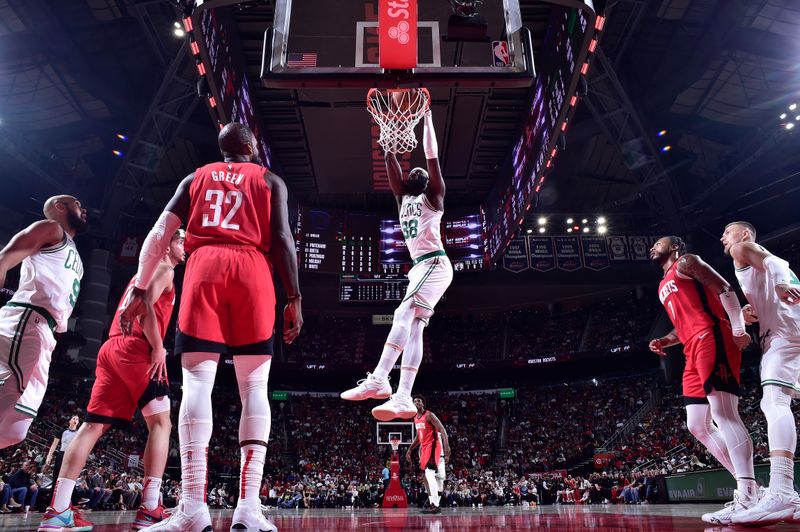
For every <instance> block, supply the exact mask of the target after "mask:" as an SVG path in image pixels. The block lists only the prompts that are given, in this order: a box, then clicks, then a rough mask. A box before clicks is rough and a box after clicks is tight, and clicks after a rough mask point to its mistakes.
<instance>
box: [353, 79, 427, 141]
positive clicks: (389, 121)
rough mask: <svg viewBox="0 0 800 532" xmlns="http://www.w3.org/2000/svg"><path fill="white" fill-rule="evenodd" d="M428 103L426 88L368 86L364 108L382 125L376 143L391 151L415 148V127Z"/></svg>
mask: <svg viewBox="0 0 800 532" xmlns="http://www.w3.org/2000/svg"><path fill="white" fill-rule="evenodd" d="M430 106H431V94H430V93H429V92H428V89H388V90H380V89H370V90H369V92H367V111H369V114H371V115H372V118H374V119H375V122H377V123H378V125H379V126H380V128H381V133H380V136H379V137H378V144H380V145H381V147H382V148H383V149H384V150H385V151H387V152H392V153H407V152H410V151H412V150H413V149H414V148H416V147H417V136H416V135H415V134H414V128H415V127H416V125H417V124H418V123H419V121H420V119H421V118H422V116H423V115H424V114H425V111H427V110H428V109H429V108H430Z"/></svg>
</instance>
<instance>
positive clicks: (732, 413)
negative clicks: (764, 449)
mask: <svg viewBox="0 0 800 532" xmlns="http://www.w3.org/2000/svg"><path fill="white" fill-rule="evenodd" d="M708 402H709V404H710V405H711V417H713V418H714V422H715V423H716V424H717V426H718V427H719V431H720V432H721V433H722V436H723V437H724V438H725V444H726V446H727V448H728V455H729V456H730V457H731V464H733V469H734V471H736V486H737V487H736V489H738V490H739V491H740V492H741V493H742V494H743V495H744V496H745V497H747V498H748V499H757V498H758V484H757V483H756V480H755V477H756V475H755V472H754V471H753V440H751V439H750V433H749V432H747V429H746V428H745V426H744V423H742V418H741V417H739V398H738V397H737V396H736V395H734V394H732V393H727V392H718V391H713V392H711V393H710V394H709V396H708Z"/></svg>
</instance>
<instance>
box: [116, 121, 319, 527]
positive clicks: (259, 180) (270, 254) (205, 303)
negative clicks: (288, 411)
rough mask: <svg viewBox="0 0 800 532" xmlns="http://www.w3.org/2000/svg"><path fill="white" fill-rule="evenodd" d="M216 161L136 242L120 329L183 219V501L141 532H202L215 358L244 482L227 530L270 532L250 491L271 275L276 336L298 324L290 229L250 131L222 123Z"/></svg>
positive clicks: (263, 420) (206, 519)
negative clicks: (279, 315)
mask: <svg viewBox="0 0 800 532" xmlns="http://www.w3.org/2000/svg"><path fill="white" fill-rule="evenodd" d="M218 140H219V148H220V151H221V152H222V155H223V157H224V162H219V163H212V164H208V165H206V166H203V167H202V168H198V169H197V170H196V171H195V172H194V173H192V174H190V175H189V176H187V177H186V178H185V179H184V180H183V181H182V182H181V184H180V185H179V186H178V190H177V191H176V192H175V195H174V196H173V197H172V199H171V200H170V202H169V203H168V204H167V207H166V209H165V210H164V212H163V213H161V216H160V217H159V219H158V222H156V225H155V227H153V229H152V230H151V231H150V234H149V235H148V236H147V239H146V240H145V243H144V246H143V247H142V253H141V255H140V256H139V272H138V274H137V281H136V284H135V286H134V289H133V291H132V294H131V302H130V304H129V305H128V307H127V308H126V309H125V310H124V311H123V312H122V315H121V316H120V319H121V321H122V322H123V323H124V327H123V328H127V327H130V320H131V319H132V318H133V317H135V316H138V315H140V314H141V313H142V308H141V307H142V303H143V298H144V295H145V291H146V289H147V288H148V286H149V284H150V282H151V279H152V277H153V273H154V272H155V270H156V268H157V265H158V261H159V260H160V257H162V256H163V254H164V253H165V252H166V249H167V246H168V245H169V236H167V235H172V234H173V233H174V232H175V231H176V230H177V229H178V227H180V225H181V222H182V221H188V223H187V229H186V250H187V251H188V252H189V253H192V255H191V256H190V257H189V260H188V262H187V265H186V274H185V276H184V281H183V291H182V293H181V304H180V309H179V311H178V335H177V337H176V341H175V352H176V353H178V354H182V358H181V363H182V366H183V400H182V401H181V408H180V414H179V417H178V420H179V421H178V423H179V425H178V435H179V438H180V447H181V449H180V451H181V470H182V476H183V499H182V501H181V504H180V506H179V507H178V508H176V509H175V511H173V512H172V515H171V516H170V517H169V518H168V519H165V520H164V521H161V522H160V523H158V524H156V525H153V526H152V527H148V528H147V530H163V531H172V532H180V531H185V530H191V531H193V532H195V531H197V532H199V531H210V530H211V516H210V514H209V512H208V505H207V504H206V495H207V493H206V478H207V474H208V443H209V440H210V439H211V432H212V415H211V390H212V388H213V386H214V377H215V375H216V372H217V364H218V363H219V357H220V355H221V354H224V355H230V356H232V357H233V364H234V369H235V372H236V380H237V381H238V385H239V395H240V398H241V401H242V415H241V419H240V421H239V444H240V446H241V455H242V456H241V477H240V485H239V501H238V503H237V505H236V510H235V511H234V514H233V523H232V527H231V530H243V531H245V530H258V531H262V532H263V531H275V530H277V528H275V525H273V524H272V523H270V522H269V520H267V519H266V518H265V517H264V516H263V514H262V513H261V501H260V499H259V496H258V494H259V489H260V488H261V478H262V476H263V473H264V461H265V456H266V451H267V441H268V439H269V432H270V423H271V414H270V409H269V397H268V394H267V382H268V379H269V370H270V364H271V361H272V353H273V325H274V321H275V292H274V287H273V285H272V267H273V266H275V267H276V268H277V269H278V274H279V275H280V278H281V282H282V283H283V286H284V288H285V289H286V292H287V294H288V297H289V303H288V304H287V305H286V308H285V309H284V312H283V319H284V327H283V339H284V341H285V342H286V343H291V342H292V341H294V339H295V338H297V335H298V334H299V333H300V329H301V327H302V325H303V318H302V310H301V304H300V288H299V286H298V282H297V260H296V257H295V250H294V239H293V238H292V233H291V231H290V230H289V218H288V206H287V199H286V186H285V185H284V184H283V181H282V180H281V178H280V177H278V176H277V175H275V174H274V173H272V172H271V171H270V170H269V169H267V168H265V167H263V166H261V164H260V163H261V161H260V159H259V156H258V151H257V148H256V146H257V142H256V139H255V137H254V136H253V133H252V131H250V129H249V128H247V127H246V126H244V125H242V124H237V123H231V124H228V125H226V126H225V127H223V128H222V130H221V131H220V133H219V138H218Z"/></svg>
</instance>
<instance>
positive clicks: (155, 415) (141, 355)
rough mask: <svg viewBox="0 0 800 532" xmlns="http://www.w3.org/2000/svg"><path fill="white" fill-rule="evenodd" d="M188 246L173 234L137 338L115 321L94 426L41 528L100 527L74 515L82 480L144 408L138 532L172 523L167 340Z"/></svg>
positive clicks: (76, 448) (80, 439) (73, 450)
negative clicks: (115, 431)
mask: <svg viewBox="0 0 800 532" xmlns="http://www.w3.org/2000/svg"><path fill="white" fill-rule="evenodd" d="M183 243H184V232H183V230H178V231H176V232H175V234H174V235H172V240H171V242H170V245H169V251H168V252H167V254H166V255H165V256H164V258H163V259H162V260H161V264H159V266H158V269H157V271H156V274H155V276H154V277H153V281H152V282H151V283H150V287H149V288H148V289H147V293H146V295H145V308H146V313H145V317H144V319H143V320H142V322H141V324H140V323H138V322H135V323H133V324H132V330H131V334H129V335H127V336H123V335H122V330H121V329H120V327H119V323H118V319H117V318H118V316H116V315H115V317H114V320H113V321H112V322H111V330H109V332H108V340H106V341H105V343H104V344H103V346H102V347H101V348H100V352H99V353H98V354H97V367H96V369H95V375H96V376H97V378H96V379H95V381H94V385H93V386H92V395H91V398H90V399H89V406H88V408H87V409H86V422H85V423H84V424H83V426H82V427H81V428H80V430H79V431H78V433H77V435H76V436H75V438H74V439H73V440H72V443H71V444H70V445H69V447H68V448H67V451H66V453H65V454H64V459H63V463H62V465H61V471H60V473H59V474H58V476H57V477H54V478H56V482H55V487H54V488H53V498H52V501H51V502H50V507H49V508H48V509H47V511H46V512H45V514H44V518H43V519H42V522H41V524H40V525H39V532H51V531H54V530H91V525H92V524H91V523H89V522H86V521H85V520H84V519H83V517H82V516H80V515H73V511H72V509H71V504H70V502H71V500H72V491H73V489H74V488H75V479H77V478H78V475H79V474H80V472H81V469H83V467H84V465H86V460H87V458H88V457H89V453H90V452H91V451H92V448H93V447H94V445H95V444H96V443H97V440H99V439H100V437H101V436H102V435H103V434H104V433H105V432H106V431H107V430H108V429H109V428H110V427H112V426H113V427H120V428H125V427H128V426H130V423H131V419H133V415H134V413H135V412H136V408H137V407H138V408H140V409H141V411H142V416H143V417H144V420H145V423H146V424H147V430H148V437H147V445H146V446H145V449H144V475H145V478H144V490H143V492H142V505H141V507H140V508H139V511H138V512H137V513H136V517H135V518H134V521H133V530H139V529H141V528H144V527H147V526H150V525H152V524H154V523H157V522H159V521H161V520H163V519H164V517H165V513H164V508H163V506H161V505H160V502H159V495H160V493H161V478H162V477H163V476H164V467H165V466H166V464H167V454H168V453H169V435H170V431H171V430H172V423H171V422H170V419H169V410H170V400H169V382H168V381H167V378H166V377H167V374H166V354H167V353H166V350H165V349H164V336H165V335H166V333H167V326H168V325H169V320H170V318H171V317H172V308H173V306H174V304H175V286H174V283H173V279H174V276H175V266H177V265H178V264H181V263H182V262H183V261H184V259H185V254H184V250H183ZM135 281H136V279H135V278H133V279H131V280H130V282H129V283H128V287H127V288H126V290H125V292H124V293H123V294H122V297H121V298H120V303H119V305H118V307H117V312H116V314H119V313H120V312H121V311H122V309H123V308H124V306H125V305H126V303H127V301H126V299H127V298H128V296H129V295H130V292H131V291H132V290H133V284H134V282H135ZM86 527H89V528H86Z"/></svg>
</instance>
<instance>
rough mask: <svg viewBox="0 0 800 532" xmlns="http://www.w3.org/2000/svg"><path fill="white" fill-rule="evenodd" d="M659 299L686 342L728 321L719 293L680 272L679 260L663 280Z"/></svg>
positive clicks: (677, 331)
mask: <svg viewBox="0 0 800 532" xmlns="http://www.w3.org/2000/svg"><path fill="white" fill-rule="evenodd" d="M658 298H659V299H660V300H661V304H662V305H664V308H665V309H666V310H667V314H668V315H669V319H670V320H672V324H673V325H674V326H675V332H676V333H677V334H678V338H679V339H680V341H681V343H683V344H686V342H688V341H689V340H690V339H692V338H693V337H694V336H695V335H696V334H698V333H700V332H702V331H704V330H706V329H708V328H710V327H713V326H714V325H716V324H717V323H720V322H723V323H725V324H728V318H727V316H726V314H725V309H724V308H722V303H721V302H720V300H719V296H718V295H717V294H715V293H714V292H713V291H712V290H710V289H709V288H708V287H706V286H703V284H702V283H700V281H696V280H694V279H693V278H691V277H687V276H685V275H682V274H680V273H678V263H677V261H676V262H675V263H674V264H673V265H672V266H671V267H670V268H669V270H667V273H666V274H665V275H664V278H663V279H662V280H661V284H660V285H659V286H658ZM728 327H729V328H730V325H728Z"/></svg>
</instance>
